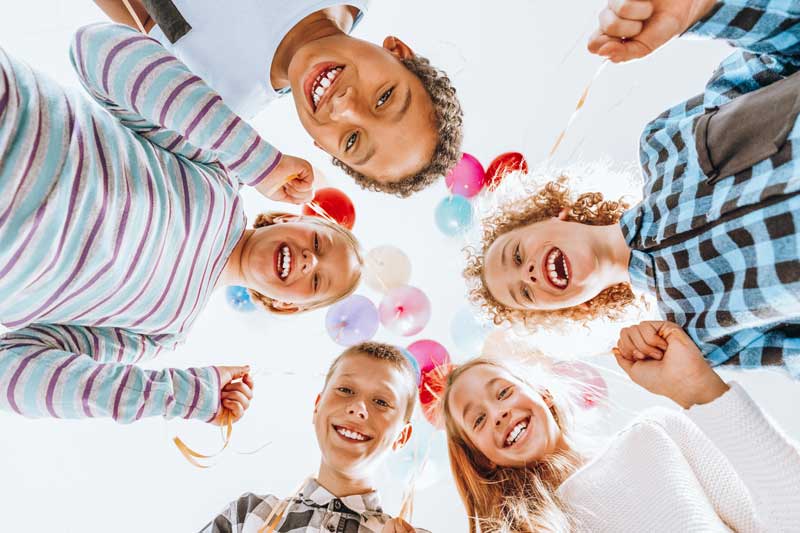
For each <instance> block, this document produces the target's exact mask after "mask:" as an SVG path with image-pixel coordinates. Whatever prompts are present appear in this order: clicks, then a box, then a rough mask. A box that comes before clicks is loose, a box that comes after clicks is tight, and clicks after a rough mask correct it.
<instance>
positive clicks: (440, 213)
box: [436, 194, 472, 237]
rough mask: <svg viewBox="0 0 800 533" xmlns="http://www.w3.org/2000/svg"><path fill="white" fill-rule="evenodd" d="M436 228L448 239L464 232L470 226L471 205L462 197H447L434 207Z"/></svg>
mask: <svg viewBox="0 0 800 533" xmlns="http://www.w3.org/2000/svg"><path fill="white" fill-rule="evenodd" d="M436 226H438V228H439V231H441V232H442V233H444V234H445V235H447V236H448V237H455V236H456V235H460V234H462V233H464V232H466V231H467V230H468V229H469V228H470V226H472V204H470V203H469V200H467V199H466V198H464V197H463V196H459V195H457V194H456V195H452V196H448V197H447V198H445V199H444V200H442V201H441V202H439V205H438V206H436Z"/></svg>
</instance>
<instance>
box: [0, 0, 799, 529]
mask: <svg viewBox="0 0 800 533" xmlns="http://www.w3.org/2000/svg"><path fill="white" fill-rule="evenodd" d="M7 4H8V5H5V6H4V8H3V16H2V17H0V46H3V47H4V48H5V49H6V50H7V51H8V52H10V53H12V54H14V55H16V56H17V57H20V58H23V59H25V60H27V61H28V62H30V63H31V64H32V65H34V66H35V67H37V68H38V69H40V70H42V71H44V72H46V73H48V74H49V75H51V76H52V77H53V78H55V79H56V80H58V81H60V82H62V83H65V84H69V85H77V80H76V79H75V77H74V75H73V73H72V70H71V67H70V65H69V62H68V58H67V49H68V45H69V40H70V37H71V35H72V33H73V32H74V30H75V29H76V28H77V27H78V26H80V25H82V24H85V23H89V22H93V21H96V20H101V19H103V15H102V14H101V13H100V12H99V10H98V9H97V8H96V7H95V6H94V4H93V3H91V2H90V1H89V0H84V1H77V0H69V1H67V0H49V1H44V0H28V1H26V2H7ZM601 5H602V2H600V1H598V0H593V1H582V0H563V1H560V2H547V1H544V0H504V1H503V2H496V1H488V0H485V1H479V0H458V1H455V0H446V1H445V0H440V1H435V2H434V1H430V0H426V1H423V0H403V1H402V2H401V1H393V2H390V1H386V0H383V1H381V0H376V1H375V2H373V8H372V10H371V11H370V13H369V14H368V15H367V16H366V17H365V18H364V20H363V22H362V24H361V26H360V27H359V28H358V31H357V35H358V36H360V37H363V38H367V39H370V40H373V41H377V42H380V41H381V40H382V39H383V37H384V36H385V35H387V34H395V35H398V36H400V37H401V38H403V39H404V40H406V42H408V43H410V44H411V46H412V47H414V48H415V49H417V50H418V51H419V52H421V53H423V54H424V55H427V56H429V57H430V58H431V59H432V61H433V62H434V64H436V65H438V66H440V67H442V68H444V69H446V70H447V71H448V72H449V73H450V74H451V77H452V79H453V81H454V83H455V84H456V86H457V87H458V90H459V95H460V97H461V101H462V103H463V107H464V110H465V113H466V135H465V143H464V149H465V150H466V151H468V152H470V153H472V154H474V155H475V156H477V157H478V158H479V159H480V160H481V161H482V162H483V163H484V165H487V164H488V163H489V161H491V159H492V158H493V157H494V156H496V155H497V154H499V153H501V152H505V151H509V150H516V151H521V152H523V153H524V154H525V155H526V156H527V157H528V160H529V161H530V163H531V164H532V166H536V165H537V164H538V163H539V162H541V161H543V160H544V159H545V157H546V155H547V153H548V151H549V149H550V147H551V146H552V144H553V142H554V140H555V138H556V136H557V135H558V133H559V132H560V131H561V130H562V128H563V127H564V126H565V124H566V122H567V120H568V118H569V116H570V114H571V113H572V110H573V109H574V106H575V103H576V101H577V99H578V97H579V96H580V93H581V91H582V90H583V88H584V87H585V86H586V84H587V83H588V82H589V81H590V80H591V79H592V78H593V76H594V75H595V73H596V71H597V69H598V67H599V66H600V64H601V61H600V59H598V58H596V57H593V56H590V55H589V54H588V53H587V52H585V50H584V43H585V42H586V39H587V37H588V35H589V33H590V32H591V31H592V29H593V27H594V21H595V20H596V13H597V12H598V10H599V8H600V7H601ZM497 6H502V9H500V8H499V7H497ZM726 53H727V51H726V46H725V45H723V44H720V43H709V42H703V43H700V42H676V43H673V44H671V45H669V46H668V47H666V48H665V49H664V50H662V51H660V52H659V53H657V54H656V55H655V56H653V57H652V58H649V59H647V60H645V61H641V62H637V63H634V64H629V65H624V66H614V65H609V66H607V67H606V68H605V69H604V70H603V71H602V72H601V73H600V75H599V76H598V77H597V80H596V82H595V84H594V86H593V89H592V92H591V94H590V96H589V99H588V101H587V103H586V106H585V108H584V111H583V113H582V114H581V115H580V116H579V117H578V118H577V120H576V121H575V122H574V124H573V127H572V128H571V130H570V132H569V134H568V136H567V138H566V140H565V141H564V144H563V145H562V146H561V148H560V151H559V152H558V154H557V157H556V158H555V160H554V162H555V163H556V164H557V165H558V164H567V163H570V164H571V163H574V162H575V161H595V160H598V159H609V160H613V161H616V162H620V163H635V161H636V157H637V140H638V136H639V132H640V131H641V129H642V127H643V125H644V124H645V123H646V122H647V120H649V119H650V118H652V117H654V116H655V115H657V114H658V113H660V112H661V111H662V110H663V109H664V108H666V107H667V106H669V105H672V104H673V103H676V102H678V101H680V100H682V99H684V98H686V97H689V96H692V95H694V94H696V93H698V92H700V91H701V90H702V88H703V85H704V83H705V80H706V79H707V77H708V76H709V75H710V73H711V71H712V69H713V68H714V66H715V65H716V63H717V62H718V61H719V60H720V59H721V58H722V57H723V56H724V55H725V54H726ZM255 125H256V127H257V128H258V129H259V131H260V132H262V134H263V135H264V136H265V138H267V139H268V140H270V141H271V142H272V143H273V144H275V145H276V146H278V147H279V148H280V149H281V150H283V151H285V152H287V153H291V154H296V155H300V156H305V157H307V158H309V159H310V160H311V161H312V162H313V163H314V164H315V165H317V166H318V167H319V168H320V169H322V170H323V171H324V172H325V174H326V176H327V180H328V182H329V183H330V184H331V185H334V186H336V187H340V188H341V189H343V190H344V191H345V192H346V193H347V194H348V195H350V196H351V198H352V199H353V201H354V203H355V205H356V210H357V222H356V226H355V232H356V234H357V235H358V236H359V237H360V238H361V240H362V243H363V245H364V247H365V249H367V250H368V249H371V248H373V247H375V246H378V245H381V244H393V245H395V246H398V247H400V248H401V249H403V250H404V251H405V252H406V253H407V254H408V255H409V257H410V258H411V261H412V265H413V273H412V279H411V283H412V284H413V285H416V286H418V287H420V288H422V289H423V290H424V291H426V293H427V294H428V296H429V297H430V299H431V301H432V303H433V318H432V319H431V321H430V323H429V324H428V326H427V327H426V329H425V330H423V331H422V333H421V334H419V335H417V336H415V337H413V338H411V339H402V338H397V337H394V336H392V335H391V334H390V333H388V332H387V331H386V330H383V329H381V330H380V331H379V333H378V336H377V337H376V338H377V339H379V340H386V341H389V342H396V343H398V344H403V345H406V344H408V343H410V342H412V341H413V340H417V339H420V338H431V339H435V340H437V341H439V342H441V343H443V344H444V345H445V346H447V347H448V348H449V349H450V351H451V354H452V355H453V358H454V359H456V360H461V359H463V358H464V357H466V356H468V355H470V354H464V353H459V352H458V350H457V349H456V346H455V344H454V343H453V339H452V338H451V336H450V322H451V317H452V315H453V313H454V312H455V311H456V310H457V309H459V308H460V307H461V306H463V305H464V303H465V297H464V294H465V290H464V284H463V282H462V280H461V277H460V271H461V269H462V266H463V255H462V253H461V252H460V249H461V247H462V246H463V245H464V240H463V239H455V240H454V239H447V238H445V237H444V236H442V235H441V234H440V233H439V232H438V231H437V230H436V228H435V225H434V219H433V212H434V208H435V206H436V204H437V203H438V202H439V201H440V200H441V199H442V198H443V197H444V196H445V195H446V189H445V187H444V184H443V183H440V184H437V186H435V187H431V189H430V190H428V191H425V192H423V193H421V194H419V195H417V196H415V197H413V198H412V199H409V200H398V199H394V198H389V197H385V196H382V195H377V194H374V193H364V192H362V191H360V190H357V189H356V188H355V187H354V186H353V185H352V184H351V183H350V182H349V181H348V180H347V179H346V178H345V177H344V176H343V175H341V173H340V172H338V171H337V170H335V169H334V168H333V167H332V166H330V165H329V164H328V162H327V157H326V156H325V154H323V153H321V152H319V151H317V150H315V148H314V147H313V145H312V142H311V140H310V139H309V138H307V137H306V135H305V133H304V132H303V130H302V129H301V128H300V126H299V124H298V123H297V122H296V120H295V118H294V111H293V106H292V103H291V101H290V99H288V98H287V99H283V100H282V101H279V102H277V103H274V104H273V105H272V107H271V108H270V109H268V110H267V111H265V112H264V113H262V114H261V115H260V116H258V117H257V118H256V120H255ZM603 177H605V176H601V177H596V178H595V179H594V181H593V182H592V181H591V179H590V180H589V184H590V185H592V186H597V187H600V188H601V189H603V190H610V191H614V192H619V190H620V184H619V183H617V184H616V185H615V184H613V183H605V182H604V181H603V179H602V178H603ZM245 199H246V208H247V212H248V214H250V215H254V214H255V213H257V212H259V211H261V210H266V209H270V208H273V207H274V204H273V205H271V204H270V202H268V201H266V200H264V199H262V198H261V197H259V196H258V195H257V194H255V193H251V192H250V191H248V192H247V193H245ZM359 292H360V293H362V294H365V295H366V296H368V297H370V298H372V299H373V301H374V302H376V303H378V302H379V300H380V295H379V294H377V293H374V292H372V291H370V290H369V289H368V288H366V287H365V288H362V289H360V291H359ZM324 316H325V311H324V310H323V311H316V312H312V313H309V314H307V315H304V316H302V317H297V318H290V319H277V318H274V317H270V316H268V315H266V314H264V313H254V314H247V315H245V314H239V313H237V312H235V311H233V310H232V309H230V308H229V307H228V306H227V305H226V303H225V298H224V294H223V292H222V291H218V292H217V294H215V295H214V297H213V298H212V299H211V302H210V303H209V305H208V307H207V308H206V310H205V311H204V312H203V313H202V315H201V316H200V318H199V320H198V321H197V322H196V324H195V327H194V331H193V332H191V334H190V336H189V340H188V342H187V343H186V344H185V345H184V346H182V347H181V348H180V349H179V350H177V351H176V352H174V353H167V354H163V356H162V357H161V358H160V360H158V361H156V363H157V364H159V365H170V366H175V367H186V366H190V365H207V364H234V363H244V362H246V363H250V364H251V365H252V366H253V367H254V369H255V372H256V396H255V400H254V402H253V404H252V406H251V408H250V411H249V412H248V414H247V416H246V417H245V418H244V419H243V420H242V421H241V422H240V423H239V424H237V425H236V426H235V430H234V435H233V444H232V448H233V450H232V451H230V452H229V453H226V454H225V455H223V456H222V457H221V458H220V459H219V460H218V463H217V464H216V466H215V467H214V468H211V469H209V470H204V471H201V470H197V469H195V468H194V467H192V466H191V465H189V464H188V463H186V461H185V460H184V459H183V458H182V457H181V456H180V455H179V454H178V452H177V451H176V449H175V448H174V446H173V445H172V443H171V442H170V441H171V438H172V436H173V435H176V434H178V435H180V436H182V437H183V438H184V439H185V440H186V441H187V442H188V443H189V444H190V445H194V446H195V447H197V448H199V449H201V450H206V449H208V450H210V449H213V448H214V446H216V445H217V443H218V442H219V438H218V432H217V431H216V430H215V429H214V428H212V427H210V426H206V425H204V424H200V423H190V422H184V421H172V422H165V421H163V420H160V419H150V420H144V421H141V422H139V423H136V424H134V425H130V426H120V425H117V424H115V423H113V422H110V421H103V420H85V421H60V420H27V419H23V418H19V417H15V416H11V415H9V414H7V413H0V511H2V515H3V526H2V529H3V530H4V531H33V532H40V531H41V532H43V531H57V532H78V531H79V532H82V533H89V532H104V533H105V532H108V531H114V532H118V533H123V532H134V531H137V532H138V531H152V532H168V531H169V532H172V531H175V532H190V531H197V530H199V529H200V528H201V527H202V526H203V525H204V524H205V523H206V522H208V520H209V519H210V518H211V517H213V516H214V515H215V514H216V513H217V512H218V510H219V509H220V508H221V507H222V506H223V505H224V504H225V503H227V502H228V501H230V500H233V499H234V498H236V497H237V496H238V495H239V494H241V493H242V492H245V491H253V492H256V493H265V492H271V493H273V494H277V495H288V494H289V493H290V492H291V491H292V490H293V489H294V488H295V487H296V486H297V485H298V484H299V483H300V481H301V480H302V479H303V478H304V477H305V476H306V475H308V474H311V473H313V472H314V470H315V468H316V466H317V462H318V452H317V448H316V442H315V440H314V433H313V430H312V426H311V412H312V407H313V401H314V398H315V396H316V393H317V392H318V390H319V388H320V385H321V381H322V378H321V375H322V374H323V373H324V371H325V369H326V367H327V365H328V363H329V361H330V360H331V359H332V358H333V357H334V356H335V355H336V354H338V353H339V352H340V347H338V346H337V345H335V344H334V343H333V342H332V341H331V340H330V339H329V338H328V336H327V334H326V333H325V330H324ZM612 339H613V328H607V327H598V328H595V329H594V330H593V331H592V332H591V333H590V334H589V333H587V332H585V331H577V332H572V334H571V335H570V336H569V337H555V336H548V337H547V338H545V339H538V342H541V343H542V346H544V347H545V348H546V349H547V350H548V351H549V352H552V353H556V354H561V355H569V356H575V355H581V354H584V355H587V354H596V352H597V351H598V349H599V348H603V347H606V346H607V345H608V343H609V342H610V340H612ZM592 361H593V362H595V363H597V364H598V365H600V367H601V369H602V372H603V375H604V377H605V379H606V381H607V382H608V384H609V387H610V400H611V403H612V409H611V410H610V412H609V413H608V422H607V428H608V431H615V430H617V429H619V428H620V427H621V426H622V425H623V424H624V423H625V422H626V421H627V420H629V419H630V417H632V416H634V415H635V414H636V412H638V411H641V410H642V409H645V408H647V407H650V406H653V405H667V404H668V402H666V401H662V400H660V399H657V398H654V397H652V396H650V395H648V394H646V393H644V392H642V391H641V390H640V389H638V388H637V387H635V386H633V385H632V384H630V382H628V381H627V380H626V379H625V378H624V377H623V376H622V375H621V374H620V372H619V370H617V369H615V368H614V364H613V361H612V360H611V358H610V357H609V356H608V355H599V356H598V355H595V356H594V357H593V358H592ZM726 376H730V373H727V374H726ZM737 379H739V380H740V381H741V382H743V383H744V385H745V387H746V388H747V389H748V390H749V391H750V392H751V394H752V395H753V396H754V398H755V399H756V400H757V401H758V402H760V404H761V405H763V406H764V408H765V409H766V410H767V411H768V412H769V413H770V414H771V415H772V416H773V417H774V418H775V419H776V420H777V421H778V422H780V423H781V424H782V425H783V427H784V428H786V430H787V431H788V432H789V433H790V434H792V435H793V436H794V437H796V438H797V437H798V436H800V419H798V417H797V415H796V406H797V402H798V400H799V399H800V388H798V387H800V386H798V385H797V384H794V383H791V382H790V381H789V380H788V379H787V378H785V377H784V376H782V375H779V374H774V373H751V374H747V375H743V376H740V377H738V378H737ZM421 424H425V422H424V421H423V422H421ZM420 433H425V431H420ZM438 439H439V440H438V441H437V442H438V448H437V449H438V451H436V452H434V453H433V454H432V457H431V461H432V463H433V467H432V468H431V469H430V470H429V471H428V472H427V473H426V476H425V477H424V483H422V484H421V485H420V488H419V490H418V493H417V499H416V510H415V520H414V522H415V523H416V524H417V525H419V526H421V527H425V528H427V529H430V530H432V531H438V532H450V531H462V530H464V528H465V524H466V520H465V519H464V518H463V510H462V507H461V504H460V502H459V500H458V497H457V495H456V492H455V489H454V487H453V484H452V482H451V481H450V479H449V474H448V472H447V465H446V462H445V458H444V456H443V455H442V453H441V446H440V445H441V435H439V436H438ZM267 442H270V443H271V444H269V445H268V446H266V447H265V448H263V449H262V450H261V451H259V452H258V453H254V454H244V453H241V452H249V451H254V450H255V449H257V448H259V447H260V446H262V445H263V444H265V443H267ZM237 452H239V453H237ZM403 469H404V467H403V465H402V464H398V463H395V464H393V465H391V466H390V467H387V469H386V471H385V472H383V473H382V476H381V479H382V481H381V485H382V486H383V487H385V491H384V504H385V507H386V508H387V510H388V511H389V512H392V513H396V512H397V511H398V509H399V500H400V490H399V488H398V486H397V485H398V483H399V481H398V476H399V474H400V473H402V471H403ZM393 479H394V480H395V483H394V484H392V480H393Z"/></svg>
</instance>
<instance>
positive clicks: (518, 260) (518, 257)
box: [514, 244, 522, 266]
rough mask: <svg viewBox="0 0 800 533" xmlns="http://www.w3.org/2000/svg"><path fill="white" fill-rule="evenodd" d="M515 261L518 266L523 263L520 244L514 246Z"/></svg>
mask: <svg viewBox="0 0 800 533" xmlns="http://www.w3.org/2000/svg"><path fill="white" fill-rule="evenodd" d="M514 263H516V265H517V266H521V265H522V254H521V253H520V251H519V244H518V245H517V247H516V248H514Z"/></svg>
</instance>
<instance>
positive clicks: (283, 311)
mask: <svg viewBox="0 0 800 533" xmlns="http://www.w3.org/2000/svg"><path fill="white" fill-rule="evenodd" d="M302 310H303V308H302V307H300V306H298V305H295V304H291V303H289V302H281V301H279V300H272V302H271V304H270V311H272V312H273V313H275V314H276V315H293V314H294V313H299V312H300V311H302Z"/></svg>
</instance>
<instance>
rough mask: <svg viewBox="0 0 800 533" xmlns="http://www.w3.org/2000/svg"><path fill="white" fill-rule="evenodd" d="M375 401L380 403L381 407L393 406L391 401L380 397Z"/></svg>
mask: <svg viewBox="0 0 800 533" xmlns="http://www.w3.org/2000/svg"><path fill="white" fill-rule="evenodd" d="M375 403H376V404H378V405H380V406H381V407H391V405H390V404H389V402H387V401H386V400H381V399H380V398H376V399H375Z"/></svg>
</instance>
